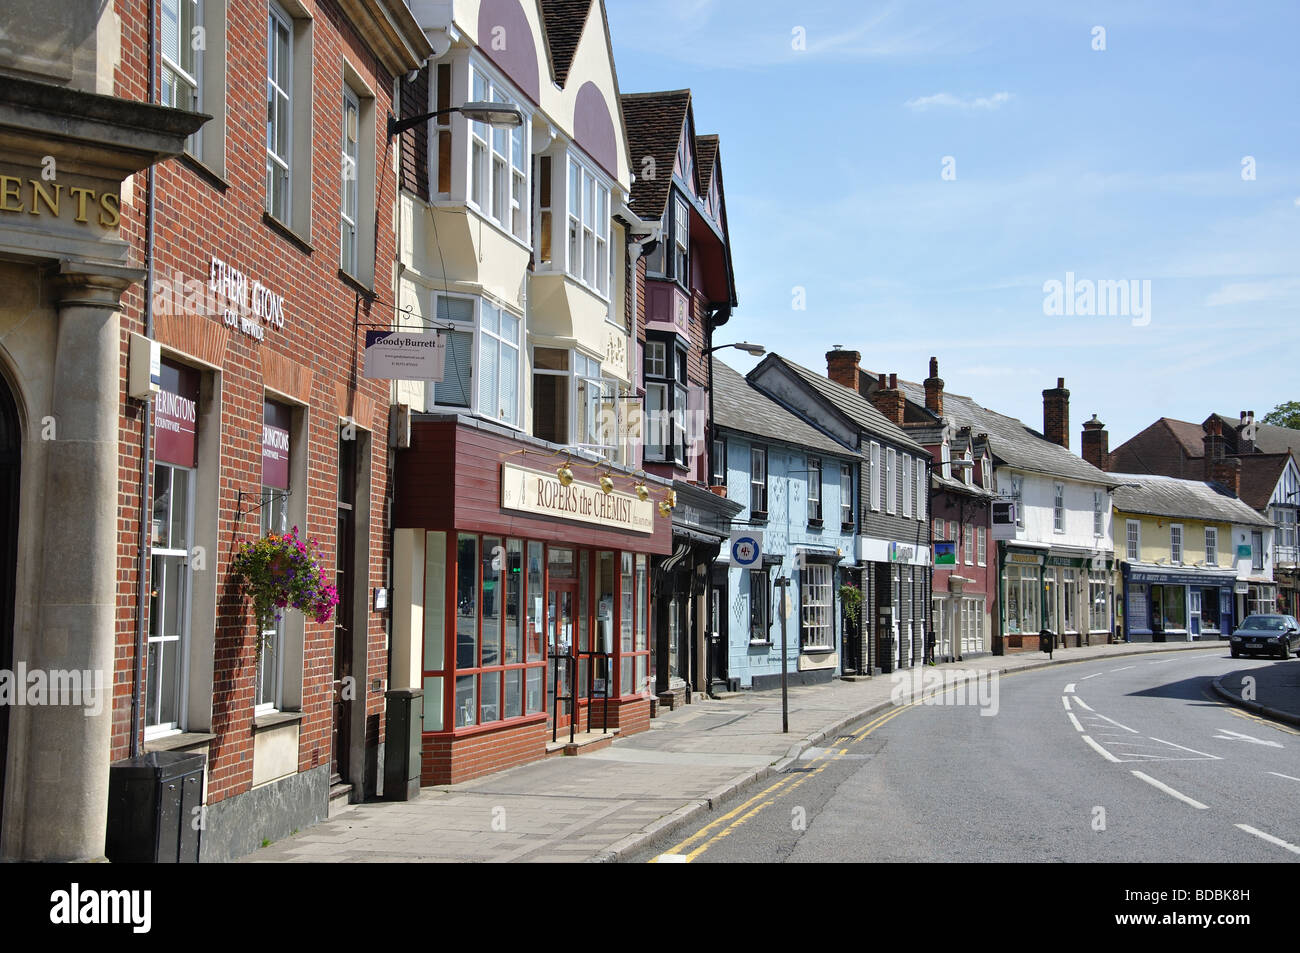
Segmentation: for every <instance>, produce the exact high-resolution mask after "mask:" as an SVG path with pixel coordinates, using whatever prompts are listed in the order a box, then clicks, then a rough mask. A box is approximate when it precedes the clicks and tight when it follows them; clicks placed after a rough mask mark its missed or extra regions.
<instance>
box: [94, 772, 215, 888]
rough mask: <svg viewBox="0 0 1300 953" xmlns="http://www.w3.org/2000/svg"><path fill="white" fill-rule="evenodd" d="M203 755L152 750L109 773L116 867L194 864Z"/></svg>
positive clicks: (110, 846)
mask: <svg viewBox="0 0 1300 953" xmlns="http://www.w3.org/2000/svg"><path fill="white" fill-rule="evenodd" d="M206 760H207V758H206V756H205V755H201V754H193V753H191V752H187V751H152V752H150V753H149V754H143V755H140V756H138V757H135V758H127V759H126V760H125V761H119V762H117V763H116V764H113V765H110V766H109V769H108V837H107V841H106V843H105V848H104V854H105V856H107V857H108V859H109V860H110V861H112V862H113V863H115V864H197V863H198V862H199V837H200V834H201V831H202V826H203V825H202V821H203V765H204V762H205V761H206Z"/></svg>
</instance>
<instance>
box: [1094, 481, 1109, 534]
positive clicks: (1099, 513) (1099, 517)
mask: <svg viewBox="0 0 1300 953" xmlns="http://www.w3.org/2000/svg"><path fill="white" fill-rule="evenodd" d="M1101 493H1102V491H1101V490H1093V491H1092V535H1093V536H1101V535H1103V534H1104V532H1105V529H1106V520H1105V516H1104V507H1103V506H1102V501H1101Z"/></svg>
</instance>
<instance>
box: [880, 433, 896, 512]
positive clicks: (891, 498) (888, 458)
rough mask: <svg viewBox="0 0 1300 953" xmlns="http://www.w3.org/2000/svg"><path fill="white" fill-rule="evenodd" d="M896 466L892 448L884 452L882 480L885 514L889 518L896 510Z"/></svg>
mask: <svg viewBox="0 0 1300 953" xmlns="http://www.w3.org/2000/svg"><path fill="white" fill-rule="evenodd" d="M897 466H898V451H897V450H895V449H894V448H893V447H888V448H886V450H885V470H884V473H883V474H882V479H883V480H884V481H885V512H886V513H889V514H890V515H891V516H892V515H893V514H894V512H895V510H896V509H897V502H898V480H897V478H896V477H895V476H894V473H895V468H896V467H897Z"/></svg>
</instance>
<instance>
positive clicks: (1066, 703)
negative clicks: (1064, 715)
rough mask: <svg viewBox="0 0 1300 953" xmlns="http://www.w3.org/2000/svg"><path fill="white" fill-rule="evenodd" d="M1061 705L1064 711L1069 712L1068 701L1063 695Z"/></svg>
mask: <svg viewBox="0 0 1300 953" xmlns="http://www.w3.org/2000/svg"><path fill="white" fill-rule="evenodd" d="M1061 704H1062V705H1064V706H1065V710H1066V711H1069V710H1070V699H1068V698H1066V697H1065V696H1064V695H1062V696H1061Z"/></svg>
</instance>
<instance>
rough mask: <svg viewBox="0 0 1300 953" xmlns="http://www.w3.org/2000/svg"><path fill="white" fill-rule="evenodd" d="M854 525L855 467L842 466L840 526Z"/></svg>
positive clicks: (843, 464)
mask: <svg viewBox="0 0 1300 953" xmlns="http://www.w3.org/2000/svg"><path fill="white" fill-rule="evenodd" d="M852 525H853V466H852V465H851V464H848V463H841V464H840V526H841V527H844V526H852Z"/></svg>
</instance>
